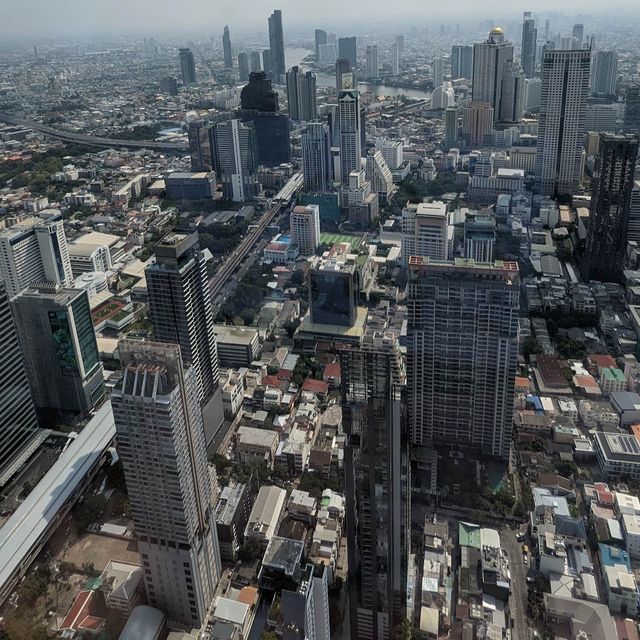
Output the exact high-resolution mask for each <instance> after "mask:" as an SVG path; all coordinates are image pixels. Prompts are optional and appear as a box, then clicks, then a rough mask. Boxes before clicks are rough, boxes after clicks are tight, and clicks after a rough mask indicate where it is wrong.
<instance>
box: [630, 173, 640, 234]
mask: <svg viewBox="0 0 640 640" xmlns="http://www.w3.org/2000/svg"><path fill="white" fill-rule="evenodd" d="M627 240H628V241H631V240H633V241H634V242H638V243H640V180H634V182H633V189H632V190H631V204H630V208H629V226H628V228H627Z"/></svg>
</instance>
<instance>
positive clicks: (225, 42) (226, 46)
mask: <svg viewBox="0 0 640 640" xmlns="http://www.w3.org/2000/svg"><path fill="white" fill-rule="evenodd" d="M222 51H223V53H224V68H225V69H231V68H233V54H232V53H231V36H230V35H229V27H228V26H226V25H225V27H224V32H223V33H222Z"/></svg>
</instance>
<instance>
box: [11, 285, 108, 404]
mask: <svg viewBox="0 0 640 640" xmlns="http://www.w3.org/2000/svg"><path fill="white" fill-rule="evenodd" d="M11 309H12V312H13V317H14V320H15V324H16V329H17V331H18V338H19V339H20V344H21V346H22V353H23V356H24V363H25V369H26V371H27V378H28V380H29V386H30V387H31V392H32V394H33V400H34V402H35V405H36V407H37V408H38V409H53V410H56V411H73V412H78V413H83V412H88V411H90V410H91V409H93V408H94V407H95V406H96V404H97V403H98V402H100V400H102V398H103V397H104V393H105V389H104V380H103V372H102V363H101V362H100V358H99V356H98V346H97V342H96V334H95V332H94V330H93V322H92V318H91V310H90V308H89V295H88V294H87V292H86V291H85V290H84V289H70V288H67V289H63V288H60V287H58V286H57V285H41V286H37V287H36V286H34V287H30V288H28V289H25V290H24V291H22V293H20V294H19V295H18V296H16V297H15V298H13V300H12V301H11Z"/></svg>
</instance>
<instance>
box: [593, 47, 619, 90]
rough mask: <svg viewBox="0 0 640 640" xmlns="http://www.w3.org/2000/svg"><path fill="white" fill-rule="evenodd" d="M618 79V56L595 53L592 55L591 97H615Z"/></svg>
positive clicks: (611, 52)
mask: <svg viewBox="0 0 640 640" xmlns="http://www.w3.org/2000/svg"><path fill="white" fill-rule="evenodd" d="M617 79H618V54H617V53H616V52H615V51H594V52H592V54H591V95H594V96H615V94H616V80H617Z"/></svg>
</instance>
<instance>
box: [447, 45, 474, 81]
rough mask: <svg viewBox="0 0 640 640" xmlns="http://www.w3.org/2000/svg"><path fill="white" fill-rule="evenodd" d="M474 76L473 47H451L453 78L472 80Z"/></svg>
mask: <svg viewBox="0 0 640 640" xmlns="http://www.w3.org/2000/svg"><path fill="white" fill-rule="evenodd" d="M472 74H473V47H472V46H471V45H464V44H454V45H453V46H452V47H451V77H452V78H453V79H456V78H468V79H469V80H470V79H471V76H472Z"/></svg>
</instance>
